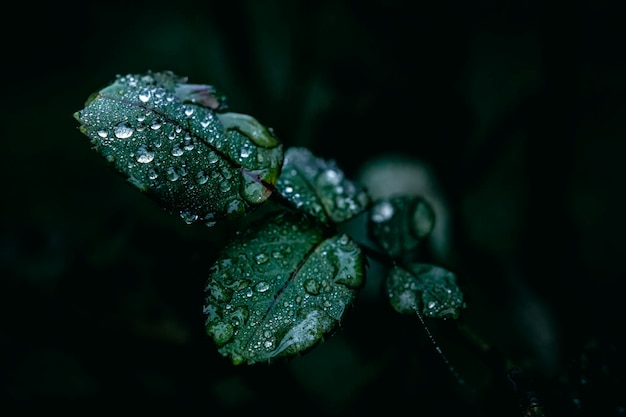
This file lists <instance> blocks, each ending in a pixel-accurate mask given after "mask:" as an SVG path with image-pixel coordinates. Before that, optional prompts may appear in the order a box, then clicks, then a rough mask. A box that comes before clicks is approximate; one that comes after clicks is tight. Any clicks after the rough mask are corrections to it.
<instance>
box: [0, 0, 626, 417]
mask: <svg viewBox="0 0 626 417" xmlns="http://www.w3.org/2000/svg"><path fill="white" fill-rule="evenodd" d="M618 4H619V2H617V1H609V0H601V1H593V2H592V1H586V2H575V3H574V2H571V3H570V4H561V3H560V2H559V3H557V2H549V1H535V2H533V1H527V2H525V1H498V2H496V1H488V0H483V1H465V2H462V1H459V2H455V1H451V0H445V1H439V2H436V1H427V2H424V1H400V0H398V1H346V0H341V1H323V0H320V1H316V2H307V3H305V2H295V1H279V0H274V1H256V2H255V1H252V0H249V1H219V2H212V1H206V2H199V1H193V0H177V1H173V2H172V1H171V2H167V3H165V2H159V1H156V2H147V1H138V2H115V1H113V2H104V1H99V0H96V1H91V2H83V3H80V4H64V3H52V2H50V3H45V4H31V3H28V2H21V3H16V4H13V5H12V7H11V9H6V8H5V11H4V12H3V15H4V24H3V26H2V29H1V30H2V58H3V59H2V69H3V73H2V78H3V80H4V86H3V88H2V94H1V97H2V99H1V100H2V102H1V104H2V108H1V113H0V118H1V119H0V121H1V124H0V126H1V129H2V139H1V140H2V148H1V151H0V178H2V199H1V200H0V213H1V216H2V217H1V219H0V222H1V223H0V275H1V281H0V306H1V308H2V310H1V312H2V324H1V328H0V342H1V343H2V347H3V350H2V356H1V357H0V367H1V369H0V371H1V372H0V393H1V397H0V398H2V399H3V400H5V401H6V402H7V403H9V404H16V405H19V406H21V407H31V406H37V405H45V406H47V407H50V406H53V405H57V404H58V405H61V406H72V405H75V404H78V405H85V406H86V407H88V408H87V410H97V409H98V408H99V407H100V406H102V405H112V406H115V407H129V406H132V405H137V406H139V407H138V409H139V410H149V409H150V407H154V406H155V405H157V406H159V405H161V404H171V405H174V406H176V407H181V410H182V407H199V409H200V410H202V412H204V413H209V414H221V415H229V414H233V413H234V414H237V413H243V412H248V411H250V412H255V413H261V412H263V413H272V414H292V415H294V414H317V415H357V414H360V413H365V412H371V411H372V410H375V409H380V410H381V412H386V413H399V412H403V413H406V412H408V413H410V414H411V415H420V414H426V413H428V414H429V415H464V416H467V415H472V416H473V415H478V416H521V415H525V413H527V414H528V415H538V414H532V413H533V412H535V413H538V412H539V410H538V409H536V408H535V409H533V408H532V407H530V408H529V403H530V402H532V400H533V399H536V400H537V401H538V402H539V404H540V405H541V406H542V407H543V410H544V412H545V414H546V415H548V416H557V415H558V416H562V415H571V416H582V415H585V416H586V415H594V416H605V415H606V416H619V415H624V414H625V413H626V409H625V407H626V401H625V397H624V396H623V395H620V394H623V392H624V358H623V356H624V355H623V347H624V337H623V336H624V334H623V328H622V327H623V325H624V315H625V314H624V301H623V299H624V294H623V292H622V286H621V282H622V280H623V279H624V276H625V273H626V263H624V249H625V248H626V245H625V244H624V236H625V235H626V216H625V215H624V213H625V212H626V199H625V198H624V195H623V193H624V186H623V184H624V179H625V178H626V176H625V175H624V164H623V163H622V161H623V158H624V153H625V151H626V141H625V139H626V136H625V133H626V124H625V122H624V121H625V118H624V111H625V110H626V105H625V102H624V99H623V97H624V93H626V73H625V70H626V59H625V56H624V49H623V48H624V41H625V40H626V37H625V36H624V29H623V22H624V20H623V17H624V15H623V14H622V13H620V12H621V10H620V7H619V6H618ZM148 70H154V71H160V70H172V71H174V72H175V73H177V74H178V75H184V76H188V77H189V81H190V82H192V83H207V84H213V85H216V86H218V87H219V88H221V90H223V91H224V92H225V93H226V94H227V95H228V97H229V103H230V107H231V109H232V110H233V111H237V112H241V113H249V114H251V115H254V116H255V117H256V118H257V119H259V120H260V121H262V122H263V123H265V124H266V125H268V126H271V127H273V128H274V130H275V132H276V133H277V135H278V136H279V138H280V139H281V140H282V141H283V142H284V143H285V144H286V145H287V146H291V145H298V146H306V147H308V148H310V149H311V150H312V151H313V152H314V153H315V154H317V155H318V156H321V157H325V158H333V159H335V160H336V161H337V163H338V164H339V166H340V167H342V168H343V170H344V172H345V173H346V174H347V175H348V176H354V175H356V174H357V172H358V170H359V168H360V167H361V165H362V164H363V163H364V162H365V161H367V160H369V159H370V158H373V157H376V156H379V155H382V154H385V153H387V152H392V151H393V152H400V153H402V154H404V155H409V156H414V157H417V158H420V159H421V160H423V161H425V162H426V163H427V164H428V165H429V166H431V167H432V169H433V171H434V172H435V175H436V177H437V179H438V180H439V181H440V183H441V188H442V190H443V192H444V193H445V195H446V200H447V202H448V204H449V210H450V213H451V220H450V221H451V230H453V235H452V238H451V241H450V242H449V243H450V246H451V247H452V253H453V255H452V256H450V258H449V259H447V260H446V263H447V265H448V266H450V267H451V268H453V269H454V270H456V271H457V272H458V274H459V279H460V284H461V286H462V288H463V289H464V291H465V292H466V296H467V303H468V308H467V310H466V311H464V313H463V314H462V318H461V319H460V321H459V323H455V322H454V323H453V322H430V321H429V322H428V323H427V325H428V326H429V329H430V330H431V332H432V333H433V337H434V339H435V341H436V342H437V343H438V346H439V347H440V348H441V350H442V352H443V353H444V355H445V356H446V357H447V359H448V361H449V363H450V365H451V366H452V367H453V368H454V369H455V370H456V371H457V372H458V373H459V374H460V375H461V377H462V378H463V380H464V381H465V384H464V385H460V384H459V383H458V381H457V379H456V378H455V377H454V373H453V372H450V370H449V369H448V368H447V367H446V365H445V363H444V361H443V360H442V359H443V358H442V356H441V355H438V354H437V351H436V349H435V347H434V345H433V344H432V343H431V341H430V340H429V339H428V337H427V334H426V332H425V329H424V327H423V326H422V325H421V323H420V321H419V320H418V319H417V318H416V317H412V316H400V315H399V314H397V313H395V312H393V311H392V310H391V309H390V307H389V305H388V304H387V303H386V301H385V300H384V298H383V297H382V295H381V297H368V298H363V299H362V300H360V301H359V302H357V304H356V305H355V308H354V310H353V311H352V312H350V314H349V315H348V316H347V318H346V319H345V321H343V322H342V324H341V329H340V330H339V332H338V333H337V334H336V335H334V336H332V337H331V338H329V339H328V340H327V341H326V342H325V343H323V344H322V345H320V346H319V347H316V348H315V349H313V350H312V351H311V352H310V353H307V354H306V355H303V356H302V357H298V358H295V359H293V360H291V361H285V362H280V363H276V364H273V365H269V366H265V365H255V366H252V367H249V366H238V367H234V366H232V365H231V364H230V363H229V362H228V360H227V359H225V358H222V357H221V356H220V355H219V354H218V353H217V351H216V349H215V347H214V345H213V344H212V342H211V340H209V338H208V337H207V336H206V335H205V333H204V325H203V323H204V317H203V316H202V308H201V307H202V304H203V296H204V295H203V289H204V283H205V280H206V278H207V274H208V269H209V267H210V265H211V262H212V260H213V259H215V256H216V253H217V251H218V250H219V248H220V247H221V245H222V244H223V242H224V239H225V238H224V235H223V234H220V233H222V232H224V230H221V229H219V228H218V229H216V230H211V229H207V228H204V227H190V226H187V225H185V224H184V223H183V222H182V221H181V220H180V219H178V218H177V217H176V216H173V215H170V214H168V213H166V212H164V211H163V210H161V209H160V208H159V207H158V206H157V205H155V204H154V203H153V202H152V201H149V200H148V199H147V198H146V197H145V196H144V195H141V194H140V193H138V192H137V191H136V190H135V189H134V188H133V187H130V186H129V185H128V184H127V183H125V182H124V181H123V180H121V179H120V178H119V177H118V176H116V175H115V173H114V172H113V171H112V170H111V169H110V168H109V167H108V166H107V165H106V163H105V161H103V160H101V158H100V157H99V156H98V155H96V154H95V153H94V152H93V151H91V150H90V145H89V142H88V140H87V139H86V137H84V136H83V135H82V134H81V133H80V132H79V131H78V130H77V122H76V121H75V120H74V119H73V117H72V114H73V113H74V112H75V111H77V110H80V109H81V108H82V106H83V104H84V102H85V100H86V99H87V97H88V96H89V95H90V94H91V93H92V92H94V91H97V90H98V89H100V88H101V87H104V86H106V85H107V84H109V83H110V82H111V81H112V80H113V79H114V77H115V75H116V74H126V73H144V72H146V71H148ZM471 335H474V336H479V337H480V338H481V340H479V341H477V340H475V339H472V336H471ZM511 369H519V370H520V371H521V373H522V376H523V377H524V378H527V380H526V382H524V381H522V380H520V379H516V380H515V381H517V383H516V384H513V383H511V378H509V377H510V376H511V375H509V377H507V371H510V370H511Z"/></svg>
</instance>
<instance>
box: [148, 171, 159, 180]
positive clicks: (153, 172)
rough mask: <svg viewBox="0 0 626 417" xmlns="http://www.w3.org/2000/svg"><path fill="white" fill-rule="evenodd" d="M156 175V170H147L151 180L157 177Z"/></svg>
mask: <svg viewBox="0 0 626 417" xmlns="http://www.w3.org/2000/svg"><path fill="white" fill-rule="evenodd" d="M158 176H159V174H157V172H156V171H155V170H154V169H150V170H149V171H148V178H150V179H151V180H154V179H157V177H158Z"/></svg>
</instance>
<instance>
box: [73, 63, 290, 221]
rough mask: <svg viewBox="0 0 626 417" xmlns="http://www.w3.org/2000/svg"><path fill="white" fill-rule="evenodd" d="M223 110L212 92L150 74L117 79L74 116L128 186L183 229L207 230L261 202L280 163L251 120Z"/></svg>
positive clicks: (273, 142)
mask: <svg viewBox="0 0 626 417" xmlns="http://www.w3.org/2000/svg"><path fill="white" fill-rule="evenodd" d="M225 107H226V106H225V98H224V97H223V96H221V95H219V94H218V93H217V92H216V91H215V89H214V88H213V87H212V86H210V85H202V84H187V82H186V79H185V78H181V77H177V76H176V75H174V74H173V73H171V72H162V73H152V72H151V73H148V74H145V75H138V74H137V75H135V74H129V75H125V76H118V77H117V78H116V80H115V81H114V82H113V83H112V84H110V85H109V86H107V87H105V88H103V89H102V90H100V91H98V92H96V93H94V94H93V95H92V96H91V97H89V99H88V100H87V102H86V103H85V107H84V108H83V109H82V110H80V111H77V112H76V113H75V114H74V117H75V118H76V119H77V120H78V121H79V123H80V131H81V132H82V133H84V134H85V135H86V136H87V137H89V139H91V143H92V144H93V148H94V149H95V150H96V151H97V152H98V153H99V154H100V155H101V156H103V157H104V158H105V159H106V160H107V161H109V162H110V163H111V164H112V166H113V167H114V168H115V169H116V170H117V171H118V172H119V173H120V174H122V175H123V176H124V177H126V178H127V179H128V181H130V182H131V183H132V184H133V185H135V186H136V187H137V188H139V189H140V190H141V191H145V192H146V193H148V194H149V195H150V196H151V197H153V198H154V199H155V200H156V201H158V202H159V203H160V204H161V205H162V206H163V207H164V208H166V209H167V210H169V211H172V212H175V213H178V214H180V216H181V217H182V218H183V219H184V220H185V221H186V222H187V223H192V222H195V221H204V222H207V224H209V225H212V224H214V223H215V222H216V221H217V220H219V219H221V218H223V217H231V218H233V217H238V216H240V215H242V214H244V213H247V212H248V211H250V210H252V209H253V208H255V207H256V206H258V205H259V204H260V203H262V202H264V201H265V200H266V199H267V198H268V197H269V195H270V194H271V190H272V189H273V186H274V184H275V183H276V179H277V178H278V175H279V174H280V170H281V167H282V163H283V148H282V145H281V144H280V143H279V142H278V140H277V139H276V138H275V137H273V136H272V135H271V132H270V131H269V130H268V129H265V128H262V125H261V124H260V123H258V122H257V121H256V120H255V119H253V118H252V117H250V116H245V115H239V114H236V113H234V114H231V113H216V112H217V111H222V110H224V109H225ZM233 115H234V116H233ZM220 118H225V119H226V120H228V126H224V124H223V123H222V122H221V121H220Z"/></svg>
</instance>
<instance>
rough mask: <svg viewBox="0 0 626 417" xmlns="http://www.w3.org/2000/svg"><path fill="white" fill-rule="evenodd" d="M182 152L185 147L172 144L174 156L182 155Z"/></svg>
mask: <svg viewBox="0 0 626 417" xmlns="http://www.w3.org/2000/svg"><path fill="white" fill-rule="evenodd" d="M182 154H183V149H182V148H181V147H180V146H179V145H178V144H176V145H174V146H172V155H173V156H181V155H182Z"/></svg>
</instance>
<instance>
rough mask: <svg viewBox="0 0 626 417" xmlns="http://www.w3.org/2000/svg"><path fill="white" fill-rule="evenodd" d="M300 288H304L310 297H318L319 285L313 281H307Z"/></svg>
mask: <svg viewBox="0 0 626 417" xmlns="http://www.w3.org/2000/svg"><path fill="white" fill-rule="evenodd" d="M302 286H303V287H304V291H306V292H307V293H309V294H311V295H318V294H319V293H320V284H319V282H317V281H316V280H314V279H307V280H306V281H304V284H302Z"/></svg>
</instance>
